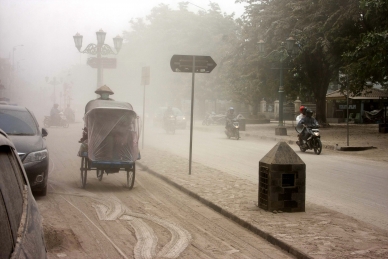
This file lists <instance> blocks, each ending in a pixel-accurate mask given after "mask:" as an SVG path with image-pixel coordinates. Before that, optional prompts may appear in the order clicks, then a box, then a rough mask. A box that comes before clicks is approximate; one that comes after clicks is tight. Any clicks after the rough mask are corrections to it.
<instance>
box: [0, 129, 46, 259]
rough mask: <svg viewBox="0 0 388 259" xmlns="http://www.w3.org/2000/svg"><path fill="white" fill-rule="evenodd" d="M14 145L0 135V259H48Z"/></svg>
mask: <svg viewBox="0 0 388 259" xmlns="http://www.w3.org/2000/svg"><path fill="white" fill-rule="evenodd" d="M0 133H1V132H0ZM8 143H11V142H8ZM11 145H12V144H10V145H7V142H6V141H4V135H2V134H0V258H10V257H11V256H12V258H19V259H21V258H46V247H45V242H44V237H43V228H42V223H41V216H40V214H39V210H38V208H37V204H36V202H35V199H34V197H33V196H32V193H31V190H30V187H29V186H28V183H27V177H26V175H25V172H24V171H23V165H22V163H21V161H20V159H19V158H18V155H17V153H16V150H15V149H14V147H13V146H11Z"/></svg>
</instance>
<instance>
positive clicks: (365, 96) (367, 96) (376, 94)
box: [326, 88, 388, 100]
mask: <svg viewBox="0 0 388 259" xmlns="http://www.w3.org/2000/svg"><path fill="white" fill-rule="evenodd" d="M381 98H388V91H385V90H381V89H376V88H370V89H366V90H364V91H362V92H361V93H360V94H358V95H354V94H352V93H350V95H349V99H353V100H376V99H377V100H378V99H381ZM326 99H327V100H344V99H346V90H345V91H344V93H341V92H340V90H336V91H334V92H331V93H329V94H327V95H326Z"/></svg>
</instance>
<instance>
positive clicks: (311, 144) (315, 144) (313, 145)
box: [295, 125, 322, 155]
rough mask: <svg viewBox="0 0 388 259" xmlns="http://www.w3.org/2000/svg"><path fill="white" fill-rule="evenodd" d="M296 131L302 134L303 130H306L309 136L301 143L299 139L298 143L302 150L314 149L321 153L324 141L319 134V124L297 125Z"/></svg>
mask: <svg viewBox="0 0 388 259" xmlns="http://www.w3.org/2000/svg"><path fill="white" fill-rule="evenodd" d="M295 130H296V132H298V133H299V134H302V132H303V130H306V133H307V134H308V138H307V140H306V141H305V143H300V142H299V141H297V142H296V144H297V145H298V146H299V148H300V151H302V152H306V150H308V149H314V153H315V154H317V155H319V154H320V153H321V152H322V142H321V136H320V134H319V126H316V127H306V126H304V125H303V127H295ZM298 136H299V135H298Z"/></svg>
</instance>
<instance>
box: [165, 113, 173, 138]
mask: <svg viewBox="0 0 388 259" xmlns="http://www.w3.org/2000/svg"><path fill="white" fill-rule="evenodd" d="M175 128H176V117H175V116H174V115H170V116H168V117H167V118H166V120H165V121H164V129H165V130H166V133H172V134H175Z"/></svg>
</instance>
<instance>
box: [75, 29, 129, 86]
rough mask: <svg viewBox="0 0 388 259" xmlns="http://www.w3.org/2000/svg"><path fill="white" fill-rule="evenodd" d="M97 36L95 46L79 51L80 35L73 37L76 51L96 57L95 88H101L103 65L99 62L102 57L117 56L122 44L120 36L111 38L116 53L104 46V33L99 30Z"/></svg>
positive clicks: (90, 45) (92, 44) (106, 45)
mask: <svg viewBox="0 0 388 259" xmlns="http://www.w3.org/2000/svg"><path fill="white" fill-rule="evenodd" d="M96 36H97V44H94V43H90V44H89V45H88V46H87V47H86V49H85V50H83V51H81V47H82V37H83V36H82V35H80V34H79V33H78V32H77V34H76V35H74V36H73V38H74V43H75V47H76V48H77V49H78V51H79V52H80V53H87V54H90V55H97V64H98V66H97V88H98V87H100V86H102V84H103V63H102V61H101V56H102V55H109V54H113V55H117V54H118V53H119V51H120V49H121V46H122V44H123V38H121V37H120V36H116V37H114V38H113V43H114V47H115V49H116V53H115V52H114V51H113V50H112V48H111V47H110V46H109V45H108V44H104V41H105V36H106V32H104V31H103V30H101V29H100V30H99V31H98V32H96Z"/></svg>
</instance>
